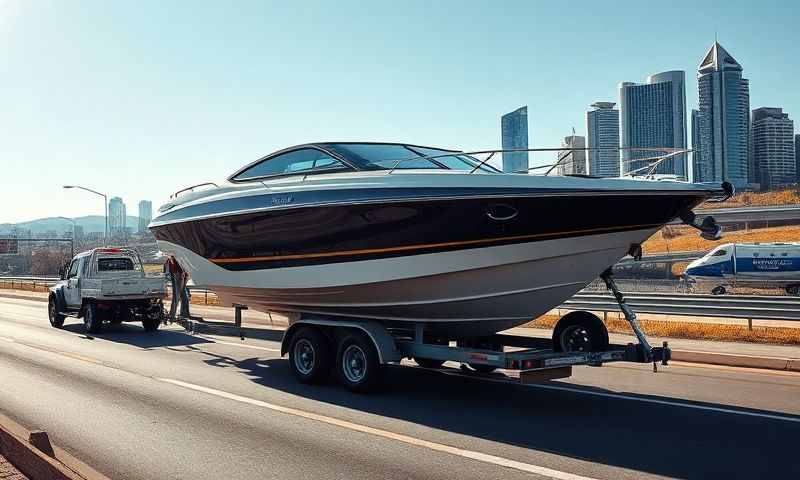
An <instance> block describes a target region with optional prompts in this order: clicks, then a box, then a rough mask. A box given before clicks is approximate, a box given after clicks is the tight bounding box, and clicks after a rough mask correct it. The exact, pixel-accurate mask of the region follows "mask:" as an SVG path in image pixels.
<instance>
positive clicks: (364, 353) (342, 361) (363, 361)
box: [336, 333, 381, 393]
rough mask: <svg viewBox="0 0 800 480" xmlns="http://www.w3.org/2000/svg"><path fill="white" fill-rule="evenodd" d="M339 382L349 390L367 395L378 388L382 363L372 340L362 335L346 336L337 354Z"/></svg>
mask: <svg viewBox="0 0 800 480" xmlns="http://www.w3.org/2000/svg"><path fill="white" fill-rule="evenodd" d="M336 370H337V372H338V374H339V380H340V381H341V382H342V385H344V386H345V388H347V389H348V390H350V391H352V392H358V393H366V392H369V391H371V390H373V389H375V388H376V387H377V386H378V383H379V381H380V378H381V362H380V359H379V358H378V351H377V350H376V349H375V345H374V344H373V343H372V340H370V339H369V338H367V337H366V336H364V335H363V334H361V333H352V334H350V335H347V336H345V337H344V338H343V339H342V341H341V343H339V349H338V352H337V353H336Z"/></svg>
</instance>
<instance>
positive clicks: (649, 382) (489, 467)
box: [0, 298, 800, 480]
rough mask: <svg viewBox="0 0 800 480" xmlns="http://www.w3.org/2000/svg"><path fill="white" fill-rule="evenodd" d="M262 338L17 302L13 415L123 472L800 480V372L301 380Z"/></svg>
mask: <svg viewBox="0 0 800 480" xmlns="http://www.w3.org/2000/svg"><path fill="white" fill-rule="evenodd" d="M280 334H281V332H280V331H274V338H267V339H262V340H255V339H247V340H246V341H245V342H244V343H242V342H241V341H239V339H238V338H229V337H212V336H204V337H200V336H191V335H188V334H186V333H184V332H183V330H182V329H180V328H179V327H174V326H171V327H168V328H167V329H165V330H162V331H160V332H159V333H157V334H145V333H144V332H143V331H142V329H141V327H140V326H138V325H135V324H131V325H119V326H109V327H107V328H106V330H105V331H104V332H103V333H101V334H98V335H97V336H94V337H87V336H86V335H84V332H83V325H82V323H77V322H76V321H75V320H72V321H70V319H68V321H67V325H66V326H65V328H64V329H63V330H56V329H53V328H51V327H50V325H49V323H48V321H47V312H46V304H45V303H43V302H36V301H30V300H22V299H10V298H0V411H1V412H2V413H5V414H6V415H8V416H10V417H12V418H13V419H15V420H17V421H18V422H19V423H21V424H23V425H25V426H26V427H28V428H41V429H45V430H47V431H48V432H49V433H50V436H51V438H52V439H53V441H54V442H55V443H56V444H58V445H60V446H61V447H63V448H65V449H66V450H68V451H69V452H70V453H72V454H73V455H75V456H76V457H78V458H80V459H81V460H83V461H85V462H86V463H88V464H90V465H92V466H93V467H95V468H96V469H98V470H99V471H101V472H103V473H105V474H106V475H108V476H110V477H111V478H119V479H121V478H126V479H155V478H159V479H162V478H164V479H166V478H176V479H177V478H187V479H221V478H236V479H256V478H257V479H265V478H304V479H316V478H320V479H331V478H342V479H361V478H363V479H376V478H414V479H417V478H420V479H424V478H430V479H434V478H460V479H471V478H475V479H487V478H504V479H505V478H507V479H516V478H551V479H560V480H583V479H639V478H686V479H688V478H704V479H709V478H726V479H730V478H770V477H775V478H800V461H798V460H797V458H796V457H797V442H798V439H800V374H794V373H789V372H768V371H763V372H760V371H754V370H748V369H735V368H729V367H710V366H698V365H689V364H684V365H678V364H674V365H671V366H669V367H663V368H662V370H661V371H659V373H657V374H653V373H652V371H651V367H650V366H648V365H620V364H618V365H615V366H605V367H602V368H591V367H582V368H578V369H576V371H575V375H574V376H573V377H572V378H571V379H568V380H565V381H555V382H548V383H545V384H542V385H539V386H521V385H515V384H509V383H501V382H496V381H491V380H487V379H478V378H468V377H465V376H463V375H459V374H455V373H453V374H449V373H442V372H436V371H426V370H422V369H418V368H411V367H407V366H396V367H391V368H389V369H388V371H387V372H386V377H387V382H386V386H385V387H384V389H383V391H382V392H379V393H377V394H373V395H367V396H365V395H356V394H351V393H349V392H346V391H344V390H343V389H341V388H339V387H337V386H335V385H322V386H305V385H301V384H298V383H296V382H295V380H294V378H293V377H292V376H291V374H290V372H289V368H288V365H287V361H286V360H285V359H281V358H280V356H279V353H278V352H277V349H278V347H279V341H280Z"/></svg>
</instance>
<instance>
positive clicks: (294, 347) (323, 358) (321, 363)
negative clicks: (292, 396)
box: [289, 327, 333, 384]
mask: <svg viewBox="0 0 800 480" xmlns="http://www.w3.org/2000/svg"><path fill="white" fill-rule="evenodd" d="M332 363H333V358H332V357H331V346H330V342H329V341H328V339H327V338H326V337H325V335H323V334H322V332H320V331H319V330H318V329H316V328H313V327H303V328H301V329H300V330H298V331H297V333H295V334H294V336H292V342H291V344H290V345H289V365H290V366H291V368H292V373H293V374H294V376H295V377H297V379H298V380H300V381H301V382H303V383H309V384H313V383H319V382H321V381H322V380H324V379H325V377H327V376H328V375H329V374H330V372H331V366H332Z"/></svg>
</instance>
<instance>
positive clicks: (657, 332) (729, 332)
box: [524, 315, 800, 345]
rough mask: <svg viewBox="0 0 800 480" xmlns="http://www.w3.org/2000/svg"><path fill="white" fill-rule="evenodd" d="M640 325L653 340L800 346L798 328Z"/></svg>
mask: <svg viewBox="0 0 800 480" xmlns="http://www.w3.org/2000/svg"><path fill="white" fill-rule="evenodd" d="M558 320H559V317H558V316H556V315H544V316H542V317H539V318H537V319H536V320H534V321H532V322H530V323H528V324H526V325H524V326H526V327H532V328H547V329H552V328H553V327H555V325H556V323H557V322H558ZM605 324H606V328H608V331H609V332H611V333H627V334H630V333H632V332H631V327H630V325H628V322H627V321H625V320H624V319H618V318H611V317H609V318H608V319H607V320H606V321H605ZM639 324H640V325H641V327H642V330H643V331H644V333H646V334H647V335H652V336H655V337H667V338H686V339H691V340H713V341H722V342H748V343H773V344H783V345H800V328H790V327H763V326H754V327H753V330H748V328H747V326H746V325H730V324H719V323H700V322H697V323H695V322H675V321H667V320H640V321H639Z"/></svg>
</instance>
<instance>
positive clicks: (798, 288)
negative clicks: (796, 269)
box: [786, 285, 800, 296]
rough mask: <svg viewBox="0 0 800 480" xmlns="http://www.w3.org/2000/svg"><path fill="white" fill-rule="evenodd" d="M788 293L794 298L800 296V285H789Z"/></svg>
mask: <svg viewBox="0 0 800 480" xmlns="http://www.w3.org/2000/svg"><path fill="white" fill-rule="evenodd" d="M786 293H788V294H789V295H794V296H797V295H800V285H789V286H788V287H786Z"/></svg>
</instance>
